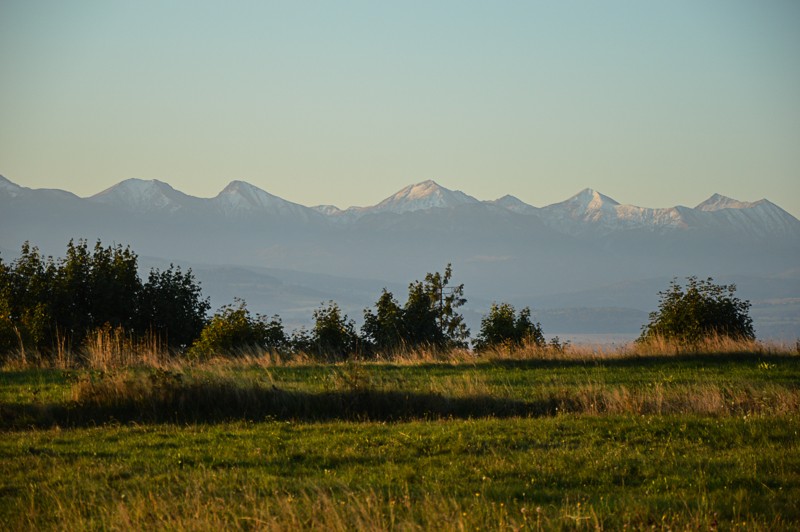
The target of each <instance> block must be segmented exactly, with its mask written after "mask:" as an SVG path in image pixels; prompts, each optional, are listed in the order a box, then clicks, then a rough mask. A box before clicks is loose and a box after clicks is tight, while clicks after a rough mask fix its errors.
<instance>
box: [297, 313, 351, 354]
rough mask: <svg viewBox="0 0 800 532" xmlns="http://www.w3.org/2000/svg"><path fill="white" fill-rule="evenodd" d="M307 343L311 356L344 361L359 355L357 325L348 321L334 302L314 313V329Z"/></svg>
mask: <svg viewBox="0 0 800 532" xmlns="http://www.w3.org/2000/svg"><path fill="white" fill-rule="evenodd" d="M305 341H307V342H308V347H309V349H308V350H307V351H308V352H309V354H312V355H316V356H318V357H320V358H324V359H327V360H343V359H345V358H347V357H349V356H350V355H354V354H358V346H359V337H358V334H356V330H355V323H354V322H353V320H348V319H347V315H346V314H344V313H342V310H341V309H340V308H339V305H337V304H336V303H334V302H333V301H330V302H329V303H328V306H327V307H321V308H319V309H317V310H315V311H314V328H313V329H312V330H311V334H310V337H309V338H307V339H306V340H305Z"/></svg>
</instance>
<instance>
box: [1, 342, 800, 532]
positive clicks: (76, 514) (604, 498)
mask: <svg viewBox="0 0 800 532" xmlns="http://www.w3.org/2000/svg"><path fill="white" fill-rule="evenodd" d="M523 355H524V354H523ZM0 430H2V432H1V433H0V522H2V523H4V528H7V529H10V530H32V529H36V530H43V529H44V530H47V529H51V530H53V529H58V530H65V529H67V530H78V529H80V530H84V529H142V528H146V529H153V528H158V529H160V528H169V529H212V528H214V529H248V530H249V529H254V530H261V529H297V528H301V529H308V528H311V529H324V530H350V529H354V528H360V529H396V530H409V529H411V530H413V529H435V530H461V529H466V530H473V529H479V528H480V529H508V530H518V529H574V528H579V529H580V528H583V529H621V528H625V527H627V528H632V529H644V528H647V529H651V528H655V529H673V530H674V529H686V528H692V529H697V528H699V529H714V528H719V529H747V530H752V529H779V530H781V529H785V530H792V529H798V528H800V505H798V503H797V501H799V500H800V356H798V355H797V354H796V353H794V352H789V351H783V352H781V351H777V350H761V351H758V352H752V353H748V352H733V353H726V352H721V353H713V354H674V353H672V354H664V355H659V354H658V353H647V354H641V353H639V354H636V353H624V354H617V355H614V354H605V355H589V354H585V353H584V354H581V353H577V354H576V353H572V354H570V353H565V354H556V355H550V356H537V357H532V356H521V355H516V356H506V357H503V356H494V357H489V358H488V359H470V358H469V357H467V356H459V357H453V358H451V359H449V360H444V361H432V360H423V361H414V360H404V361H400V362H394V363H392V362H381V363H345V364H336V365H329V364H315V363H313V362H310V361H304V362H301V363H282V364H276V363H275V361H274V360H271V359H268V358H263V359H261V358H250V359H245V360H239V361H210V362H207V363H204V364H199V365H192V366H190V365H186V366H181V365H167V366H137V367H131V368H116V369H108V370H105V371H98V370H90V369H42V368H31V367H15V366H8V367H6V368H5V369H4V370H3V371H2V373H0Z"/></svg>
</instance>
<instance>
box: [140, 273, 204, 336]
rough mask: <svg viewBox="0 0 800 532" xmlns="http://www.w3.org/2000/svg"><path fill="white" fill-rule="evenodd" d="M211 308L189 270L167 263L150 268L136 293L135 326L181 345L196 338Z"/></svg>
mask: <svg viewBox="0 0 800 532" xmlns="http://www.w3.org/2000/svg"><path fill="white" fill-rule="evenodd" d="M210 308H211V304H210V303H209V302H208V298H205V299H203V297H202V293H201V291H200V285H199V284H198V283H197V282H196V281H195V278H194V275H193V274H192V270H191V269H189V270H187V271H186V272H185V273H184V272H183V271H181V268H180V267H177V268H176V267H174V266H173V265H172V264H170V266H169V268H168V269H166V270H164V271H161V270H158V269H157V268H154V269H152V270H151V271H150V275H149V277H148V279H147V282H146V283H145V284H144V286H142V289H141V295H140V297H139V329H140V330H141V331H148V330H149V331H151V332H153V333H155V334H156V336H157V337H158V338H160V339H163V340H164V341H165V342H166V343H167V344H168V345H170V346H171V347H183V346H187V345H190V344H191V343H192V342H193V341H194V340H196V339H197V338H198V337H199V336H200V334H201V331H202V330H203V327H204V326H205V324H206V314H207V312H208V310H209V309H210Z"/></svg>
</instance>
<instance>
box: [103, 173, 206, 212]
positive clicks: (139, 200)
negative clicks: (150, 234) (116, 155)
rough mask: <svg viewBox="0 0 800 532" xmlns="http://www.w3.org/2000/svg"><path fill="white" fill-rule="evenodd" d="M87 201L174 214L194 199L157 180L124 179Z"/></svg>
mask: <svg viewBox="0 0 800 532" xmlns="http://www.w3.org/2000/svg"><path fill="white" fill-rule="evenodd" d="M88 199H89V200H90V201H94V202H97V203H105V204H109V205H117V206H121V207H125V208H128V209H132V210H137V211H146V212H147V211H156V210H167V211H170V212H175V211H177V210H179V209H181V208H183V207H185V206H186V203H187V202H189V201H191V200H192V199H194V198H192V197H191V196H189V195H187V194H184V193H183V192H180V191H178V190H175V189H174V188H172V187H171V186H170V185H169V184H167V183H164V182H163V181H159V180H157V179H150V180H144V179H126V180H125V181H121V182H120V183H117V184H116V185H114V186H112V187H110V188H107V189H106V190H104V191H102V192H99V193H97V194H95V195H94V196H91V197H89V198H88Z"/></svg>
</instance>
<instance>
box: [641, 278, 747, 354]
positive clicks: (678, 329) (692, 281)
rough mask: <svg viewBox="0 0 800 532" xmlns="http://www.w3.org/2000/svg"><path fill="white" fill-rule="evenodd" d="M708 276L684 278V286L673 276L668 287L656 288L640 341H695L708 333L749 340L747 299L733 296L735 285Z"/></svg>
mask: <svg viewBox="0 0 800 532" xmlns="http://www.w3.org/2000/svg"><path fill="white" fill-rule="evenodd" d="M713 281H714V280H713V279H712V278H710V277H709V278H708V279H706V280H704V281H703V280H700V281H698V280H697V278H696V277H688V278H687V286H686V288H684V287H682V286H681V285H680V284H678V282H677V280H675V279H673V280H672V282H671V283H670V287H669V289H668V290H666V291H664V292H659V303H658V310H657V311H656V312H651V313H650V321H649V323H647V324H646V325H644V326H643V327H642V334H641V336H640V337H639V341H640V342H646V341H649V340H652V339H654V338H659V337H660V338H664V339H666V340H673V341H677V342H679V343H681V344H696V343H698V342H700V341H702V340H704V339H707V338H709V337H712V336H720V337H726V338H732V339H735V340H753V339H755V332H754V330H753V320H752V318H751V317H750V315H749V310H750V302H749V301H742V300H740V299H739V298H737V297H735V296H734V293H735V292H736V285H733V284H731V285H718V284H714V282H713Z"/></svg>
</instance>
